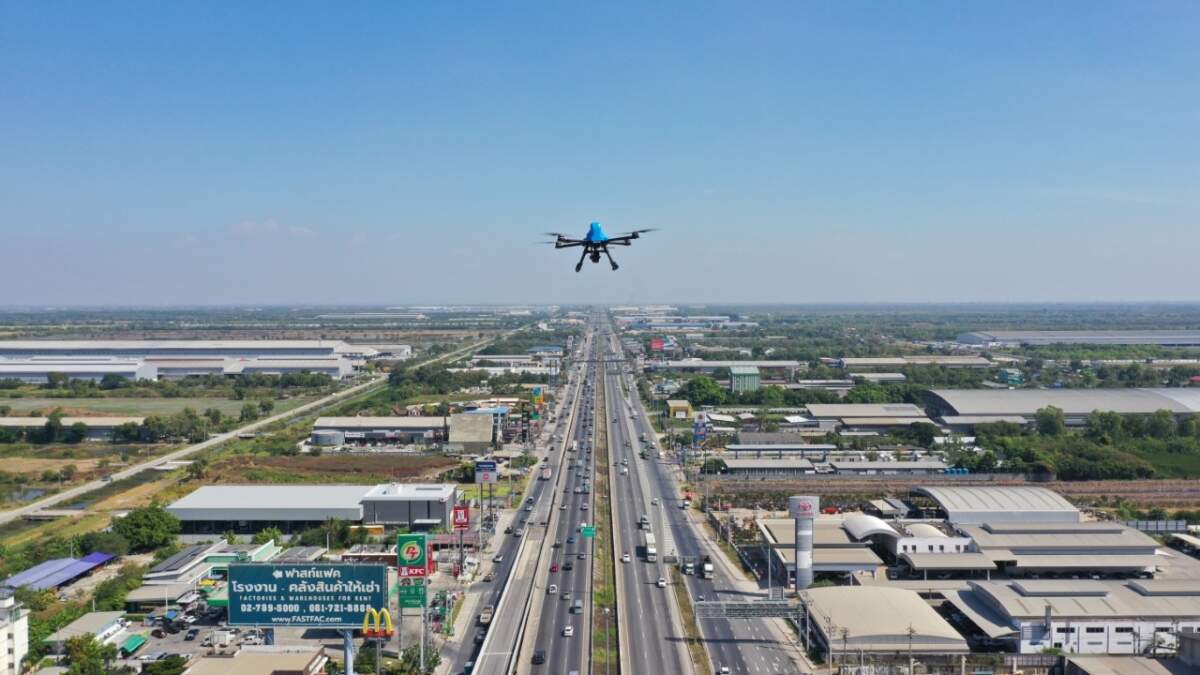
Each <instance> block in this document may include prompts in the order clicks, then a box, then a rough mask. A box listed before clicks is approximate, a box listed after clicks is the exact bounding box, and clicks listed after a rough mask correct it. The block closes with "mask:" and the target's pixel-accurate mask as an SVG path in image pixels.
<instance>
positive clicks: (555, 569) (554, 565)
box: [550, 563, 558, 572]
mask: <svg viewBox="0 0 1200 675" xmlns="http://www.w3.org/2000/svg"><path fill="white" fill-rule="evenodd" d="M550 571H551V572H557V571H558V563H554V564H552V565H550Z"/></svg>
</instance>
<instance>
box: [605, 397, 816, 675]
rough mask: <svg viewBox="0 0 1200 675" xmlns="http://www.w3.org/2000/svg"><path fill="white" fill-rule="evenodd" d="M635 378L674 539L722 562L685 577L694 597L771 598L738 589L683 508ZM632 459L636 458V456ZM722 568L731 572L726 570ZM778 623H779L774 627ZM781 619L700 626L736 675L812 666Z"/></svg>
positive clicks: (719, 661) (639, 426)
mask: <svg viewBox="0 0 1200 675" xmlns="http://www.w3.org/2000/svg"><path fill="white" fill-rule="evenodd" d="M631 380H632V377H629V380H628V381H626V382H629V383H630V387H631V389H630V390H631V392H635V394H634V395H632V396H631V398H630V400H629V401H628V402H629V405H631V407H632V410H634V411H635V412H636V414H637V417H636V419H634V428H635V430H636V432H637V434H643V432H644V434H646V435H647V438H649V440H650V442H652V443H653V448H654V450H653V452H652V453H650V458H652V459H649V460H640V462H641V464H643V465H644V466H646V467H647V470H648V471H647V473H648V476H649V480H650V488H649V491H650V494H653V495H656V496H659V497H660V498H661V500H664V502H662V508H661V513H662V515H664V516H665V519H664V521H665V525H666V526H670V527H671V533H672V537H673V539H674V543H676V546H677V548H678V551H679V555H680V556H696V557H698V558H700V560H703V557H704V556H706V555H709V556H712V557H713V558H714V562H716V563H718V565H716V572H718V573H716V574H715V575H714V578H713V579H703V578H701V575H700V574H695V575H686V577H683V578H684V579H685V584H686V585H688V590H689V596H690V597H691V598H692V599H694V601H695V599H697V598H700V597H703V598H704V599H707V601H713V599H727V601H748V599H755V597H761V598H766V595H767V592H766V589H763V591H762V596H748V595H746V593H745V592H744V591H742V590H738V589H737V587H736V585H734V584H733V583H732V581H731V580H730V578H728V574H730V569H728V567H730V566H726V565H724V561H721V560H720V556H722V555H724V554H722V552H721V551H720V550H719V549H718V548H716V545H715V544H714V543H713V542H710V540H708V539H707V534H706V533H704V532H703V531H702V530H701V528H700V526H698V525H697V524H695V522H692V521H691V520H689V519H688V516H686V513H685V512H684V510H683V509H682V508H680V500H682V497H683V495H680V494H679V488H678V484H677V483H676V480H674V477H673V466H672V464H671V462H672V461H673V458H665V459H662V460H658V459H653V458H656V456H658V453H659V452H660V450H661V447H660V446H659V443H658V440H656V437H655V434H654V429H653V425H652V424H650V423H649V422H648V420H647V418H646V410H644V407H643V406H642V402H641V400H640V398H638V396H637V395H636V388H635V387H632V383H631ZM628 410H629V408H628V407H626V411H628ZM626 414H628V412H626ZM630 461H631V462H632V460H630ZM722 571H724V572H725V573H724V574H722ZM772 621H775V622H776V626H770V622H772ZM779 621H781V620H763V619H756V620H736V621H725V620H704V621H701V622H700V629H701V634H702V635H703V638H704V647H706V650H707V651H708V655H709V659H710V661H712V663H713V665H714V668H716V669H719V668H721V667H727V668H728V669H730V671H731V673H732V674H739V673H742V674H756V675H757V674H775V673H798V671H806V670H808V667H806V665H802V663H800V662H798V661H797V659H798V658H799V652H798V651H797V649H796V646H794V645H793V644H788V643H787V641H780V639H779V638H780V637H782V635H786V633H782V632H781V631H780V629H779V628H780V627H779V626H778V622H779ZM785 639H786V638H785ZM638 671H641V670H638Z"/></svg>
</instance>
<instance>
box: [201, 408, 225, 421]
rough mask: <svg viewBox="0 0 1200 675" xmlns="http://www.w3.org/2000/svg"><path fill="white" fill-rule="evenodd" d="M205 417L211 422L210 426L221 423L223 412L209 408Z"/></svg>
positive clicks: (205, 412)
mask: <svg viewBox="0 0 1200 675" xmlns="http://www.w3.org/2000/svg"><path fill="white" fill-rule="evenodd" d="M204 417H205V418H206V419H207V420H208V421H209V423H210V424H220V423H221V411H220V410H217V409H216V408H208V409H207V410H205V411H204Z"/></svg>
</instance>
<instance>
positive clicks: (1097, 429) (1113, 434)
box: [1085, 410, 1122, 444]
mask: <svg viewBox="0 0 1200 675" xmlns="http://www.w3.org/2000/svg"><path fill="white" fill-rule="evenodd" d="M1121 427H1122V421H1121V415H1120V414H1119V413H1115V412H1101V411H1099V410H1093V411H1092V412H1091V414H1090V415H1088V418H1087V431H1086V432H1085V434H1086V435H1087V437H1088V438H1090V439H1092V440H1094V441H1097V442H1100V443H1105V444H1111V443H1113V442H1115V441H1117V440H1119V439H1120V438H1121V436H1122V428H1121Z"/></svg>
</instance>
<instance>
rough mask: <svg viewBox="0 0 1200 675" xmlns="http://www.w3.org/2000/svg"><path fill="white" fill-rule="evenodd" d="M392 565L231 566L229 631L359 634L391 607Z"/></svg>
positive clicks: (232, 564) (266, 564) (234, 564)
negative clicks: (367, 618)
mask: <svg viewBox="0 0 1200 675" xmlns="http://www.w3.org/2000/svg"><path fill="white" fill-rule="evenodd" d="M387 601H388V599H387V566H386V565H353V564H349V565H336V564H334V565H330V564H323V563H307V564H295V565H292V564H278V565H274V564H270V563H230V564H229V625H231V626H295V627H298V628H357V627H358V626H359V625H360V624H362V620H363V616H364V615H365V614H366V613H367V610H371V609H374V610H379V609H381V608H386V607H387Z"/></svg>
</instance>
